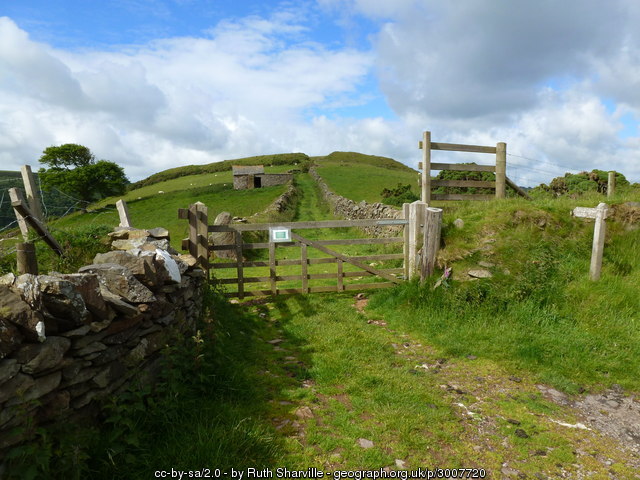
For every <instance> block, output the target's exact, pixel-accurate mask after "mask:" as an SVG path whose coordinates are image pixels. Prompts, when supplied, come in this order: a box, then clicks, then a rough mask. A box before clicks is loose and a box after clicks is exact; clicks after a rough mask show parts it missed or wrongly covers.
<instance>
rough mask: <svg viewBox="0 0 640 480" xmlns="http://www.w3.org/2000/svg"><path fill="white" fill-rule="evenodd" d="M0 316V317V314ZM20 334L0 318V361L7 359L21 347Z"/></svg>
mask: <svg viewBox="0 0 640 480" xmlns="http://www.w3.org/2000/svg"><path fill="white" fill-rule="evenodd" d="M0 315H2V314H1V313H0ZM22 340H23V337H22V334H21V333H20V331H19V330H18V327H16V326H15V325H14V324H12V323H11V322H9V321H8V320H5V319H3V318H0V359H2V358H4V357H7V356H8V355H10V354H11V353H13V352H14V351H16V350H17V349H18V348H19V347H20V345H22Z"/></svg>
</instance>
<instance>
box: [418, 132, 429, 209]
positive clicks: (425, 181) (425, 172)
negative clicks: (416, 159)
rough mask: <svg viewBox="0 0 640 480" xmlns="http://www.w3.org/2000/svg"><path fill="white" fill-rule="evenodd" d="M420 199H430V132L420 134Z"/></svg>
mask: <svg viewBox="0 0 640 480" xmlns="http://www.w3.org/2000/svg"><path fill="white" fill-rule="evenodd" d="M420 199H421V200H422V201H423V202H425V203H429V202H430V201H431V132H429V131H426V132H424V133H423V134H422V195H421V197H420Z"/></svg>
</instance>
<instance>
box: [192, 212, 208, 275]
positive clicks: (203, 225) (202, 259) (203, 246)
mask: <svg viewBox="0 0 640 480" xmlns="http://www.w3.org/2000/svg"><path fill="white" fill-rule="evenodd" d="M195 206H196V246H197V248H196V258H197V259H198V263H199V264H200V265H201V266H202V267H204V268H205V269H206V270H209V209H208V208H207V206H206V205H205V204H204V203H202V202H196V203H195Z"/></svg>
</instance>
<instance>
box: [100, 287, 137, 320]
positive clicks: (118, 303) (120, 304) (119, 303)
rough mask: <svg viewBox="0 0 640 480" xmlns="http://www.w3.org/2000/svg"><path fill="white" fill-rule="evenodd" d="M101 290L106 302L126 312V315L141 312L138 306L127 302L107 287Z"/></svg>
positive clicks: (121, 311)
mask: <svg viewBox="0 0 640 480" xmlns="http://www.w3.org/2000/svg"><path fill="white" fill-rule="evenodd" d="M101 292H102V298H104V300H105V302H107V304H109V305H110V306H111V307H113V308H114V309H115V310H117V311H118V312H120V313H122V314H124V315H125V316H127V317H131V316H134V315H138V314H139V313H140V311H139V310H138V308H137V307H135V306H134V305H131V304H130V303H127V302H125V301H124V300H122V299H121V298H120V297H119V296H117V295H115V294H113V293H111V292H110V291H109V290H107V289H106V287H103V288H102V290H101Z"/></svg>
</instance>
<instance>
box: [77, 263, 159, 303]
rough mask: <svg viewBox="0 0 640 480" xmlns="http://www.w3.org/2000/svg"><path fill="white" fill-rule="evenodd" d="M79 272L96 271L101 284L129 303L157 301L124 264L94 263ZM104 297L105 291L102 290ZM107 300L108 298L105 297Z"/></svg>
mask: <svg viewBox="0 0 640 480" xmlns="http://www.w3.org/2000/svg"><path fill="white" fill-rule="evenodd" d="M78 272H79V273H95V274H96V275H98V280H99V282H100V285H102V286H103V287H105V288H106V289H107V290H108V291H110V292H112V293H115V294H116V295H119V296H121V297H122V298H124V299H125V300H126V301H128V302H129V303H149V302H153V301H155V299H156V298H155V296H154V295H153V292H151V290H149V289H148V288H147V287H145V286H144V285H143V284H142V283H140V281H139V280H137V279H136V278H135V277H134V276H133V274H132V273H131V272H130V271H129V269H127V268H126V267H123V266H122V265H118V264H115V263H102V264H93V265H87V266H85V267H81V268H80V269H79V270H78ZM102 296H103V297H104V296H105V295H104V292H102ZM105 300H106V298H105Z"/></svg>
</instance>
